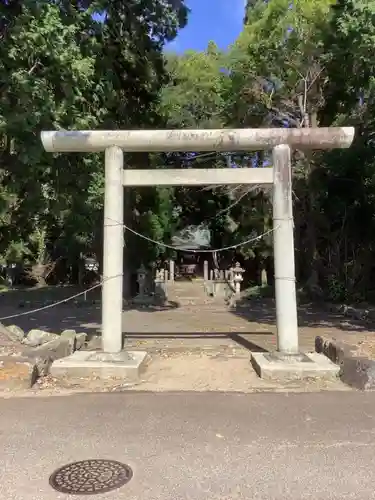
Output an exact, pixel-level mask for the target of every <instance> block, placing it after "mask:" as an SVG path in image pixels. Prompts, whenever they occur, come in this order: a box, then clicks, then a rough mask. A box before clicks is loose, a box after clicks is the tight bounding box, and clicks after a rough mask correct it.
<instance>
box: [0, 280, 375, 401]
mask: <svg viewBox="0 0 375 500" xmlns="http://www.w3.org/2000/svg"><path fill="white" fill-rule="evenodd" d="M76 292H77V290H72V289H71V288H69V287H66V288H65V287H64V288H61V289H52V290H43V291H40V290H39V291H29V292H25V291H23V292H7V293H6V294H2V296H1V297H0V321H1V322H2V323H4V324H5V325H10V324H17V325H18V326H20V327H21V328H23V329H24V330H25V331H28V330H30V329H32V328H41V329H43V330H47V331H52V332H55V333H59V332H61V331H62V330H64V329H75V330H76V331H77V332H85V333H87V334H88V336H89V337H90V338H91V342H90V344H89V346H88V347H87V348H90V349H94V350H95V349H99V348H100V315H101V311H100V303H97V302H95V303H94V302H93V300H94V299H98V295H95V296H94V295H89V296H88V297H87V298H86V299H87V300H86V301H82V300H81V301H79V302H77V303H71V302H68V303H65V304H61V305H59V306H57V307H51V308H49V309H46V310H43V311H39V312H33V309H34V308H38V307H43V305H44V303H45V299H46V297H48V300H49V302H53V301H56V300H62V299H64V298H66V297H69V296H70V295H72V294H73V293H76ZM298 312H299V326H300V330H299V331H300V348H301V350H302V351H305V352H311V351H314V343H315V337H316V336H317V335H324V336H330V337H334V338H337V339H340V340H343V341H347V342H351V343H355V344H358V345H360V344H361V343H362V344H363V346H364V348H365V346H367V347H366V348H367V349H369V347H368V346H370V345H371V346H372V345H373V344H374V341H373V338H374V330H375V325H373V324H372V323H369V322H364V321H360V320H354V319H348V318H344V317H343V316H342V315H341V314H339V313H333V312H328V311H326V310H323V309H322V308H319V307H317V306H316V305H313V304H307V305H303V306H300V307H299V311H298ZM13 315H16V316H17V317H15V318H10V319H5V320H4V319H2V318H4V316H13ZM123 332H124V337H125V348H127V349H129V350H134V349H138V350H142V351H147V352H148V353H149V355H150V361H149V363H148V366H147V370H146V371H145V373H144V374H143V376H142V379H141V380H140V382H139V383H138V384H136V385H127V384H120V383H118V382H116V381H109V382H108V383H107V384H103V383H102V382H99V381H98V380H90V381H77V382H75V383H69V382H67V381H66V382H65V383H64V382H56V381H54V380H53V379H51V378H50V377H47V378H46V379H44V380H42V381H41V383H40V384H38V386H37V387H36V388H35V389H33V390H31V391H30V392H29V394H32V395H35V396H37V395H40V394H43V395H46V394H51V395H54V394H55V395H57V394H60V395H61V394H68V393H71V392H72V391H73V392H75V391H80V392H82V391H84V392H87V391H93V390H105V391H122V390H129V389H132V390H134V389H136V390H140V391H178V390H183V391H239V392H254V391H293V392H296V391H319V390H332V389H334V390H349V389H348V388H347V387H345V386H343V385H342V384H341V383H340V382H339V381H334V382H313V381H309V382H304V383H302V384H301V383H293V384H287V385H285V384H281V383H277V382H272V383H270V382H265V381H263V380H261V379H259V378H258V377H257V376H256V374H255V372H254V371H253V369H252V368H251V365H250V353H251V352H252V351H269V350H274V349H276V329H275V305H274V302H273V301H272V300H251V301H249V302H248V303H246V304H242V306H241V307H239V308H238V309H237V310H231V311H230V310H227V309H224V308H223V307H216V306H215V305H210V306H205V305H202V306H201V307H200V306H199V305H195V306H192V307H189V306H188V305H185V306H183V307H165V308H155V309H145V308H137V309H136V308H129V309H127V310H125V311H124V313H123ZM374 354H375V352H374ZM9 395H10V394H8V396H9ZM3 396H4V397H6V396H7V394H6V393H5V394H3Z"/></svg>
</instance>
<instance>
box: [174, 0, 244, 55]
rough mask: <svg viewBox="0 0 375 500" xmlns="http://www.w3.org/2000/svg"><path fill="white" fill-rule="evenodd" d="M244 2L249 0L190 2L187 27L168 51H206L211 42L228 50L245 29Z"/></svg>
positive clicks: (202, 0) (193, 0)
mask: <svg viewBox="0 0 375 500" xmlns="http://www.w3.org/2000/svg"><path fill="white" fill-rule="evenodd" d="M245 3H246V0H187V1H186V4H187V6H188V7H189V8H190V9H191V13H190V16H189V20H188V24H187V26H186V28H184V29H183V30H181V31H180V33H179V34H178V36H177V38H176V39H175V40H174V41H173V42H172V43H170V44H169V45H168V46H167V50H168V49H169V50H173V51H176V52H183V51H185V50H188V49H193V50H204V49H205V48H206V47H207V44H208V42H209V41H211V40H213V41H214V42H215V43H216V44H217V45H218V46H219V48H221V49H225V48H227V47H228V45H230V44H231V43H233V42H234V41H235V39H236V38H237V36H238V35H239V33H240V31H241V30H242V26H243V19H244V14H245Z"/></svg>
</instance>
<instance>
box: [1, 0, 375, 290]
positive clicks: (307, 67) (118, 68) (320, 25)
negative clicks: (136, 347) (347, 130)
mask: <svg viewBox="0 0 375 500" xmlns="http://www.w3.org/2000/svg"><path fill="white" fill-rule="evenodd" d="M186 22H188V9H187V8H186V6H185V5H184V2H182V1H181V2H174V1H169V2H166V1H164V0H127V1H124V0H116V1H113V0H111V1H110V0H82V1H80V0H56V1H54V2H51V1H49V0H1V1H0V36H1V42H2V43H1V46H0V56H1V57H0V80H1V81H0V92H1V94H0V131H1V152H0V223H1V227H2V231H1V233H0V261H1V262H0V263H3V264H5V263H10V262H27V263H29V264H30V265H36V264H39V265H43V266H46V265H47V264H48V263H53V262H55V261H56V260H57V259H60V260H64V261H66V265H67V266H68V267H69V266H72V265H74V263H75V262H76V261H77V258H78V257H79V255H80V253H82V252H83V253H85V252H94V253H96V254H97V255H98V256H100V248H101V238H102V235H101V220H102V208H103V165H102V163H103V160H102V157H101V156H100V155H96V154H88V155H75V154H70V155H51V154H46V153H44V152H43V149H42V147H41V144H40V139H39V133H40V131H41V130H43V129H87V128H93V129H100V128H103V129H104V128H105V129H108V128H110V129H111V128H112V129H119V128H130V129H131V128H157V127H158V128H164V127H168V128H178V127H181V128H182V127H183V128H205V127H207V128H221V127H254V128H255V127H289V128H301V127H312V126H333V125H343V124H345V125H354V126H355V127H356V137H355V141H354V144H353V146H352V148H351V149H349V150H347V151H333V152H327V153H322V152H313V153H311V154H305V153H303V152H298V151H297V152H294V153H293V189H294V213H295V251H296V262H297V271H298V281H299V285H300V287H301V288H303V289H304V290H306V291H307V292H308V293H309V294H312V295H315V296H316V295H318V296H319V297H323V296H325V297H329V298H331V299H337V300H371V296H372V294H373V293H374V287H373V285H372V282H373V274H374V265H373V262H374V243H373V241H372V236H371V235H372V233H373V228H374V220H375V196H374V194H375V185H374V178H375V177H374V173H375V163H374V158H375V155H374V151H373V149H374V129H375V127H374V118H373V117H374V116H375V113H374V111H375V110H374V102H375V101H374V76H373V75H374V66H375V56H374V55H373V54H374V51H373V47H374V45H375V0H356V1H354V0H337V1H334V0H295V1H293V2H290V1H289V0H269V1H268V2H264V1H263V0H249V1H248V5H247V7H246V9H245V10H244V25H243V29H242V32H241V33H240V35H239V36H238V39H237V40H236V41H235V42H234V43H233V45H232V46H231V47H229V48H228V50H226V51H222V50H219V49H218V47H217V46H216V45H215V43H213V42H210V43H209V44H208V46H207V49H206V50H205V51H202V52H196V51H187V52H185V53H183V54H176V53H173V52H169V51H166V50H165V44H166V43H167V42H169V41H171V40H173V38H174V37H175V36H176V35H177V33H178V30H179V29H181V28H182V27H183V26H185V24H186ZM270 161H271V160H270V152H268V151H265V152H254V153H249V154H241V155H240V154H235V153H234V152H230V151H229V152H228V153H227V154H216V153H215V152H211V153H206V154H204V155H200V154H196V155H194V154H193V155H191V154H190V155H186V154H184V153H183V152H181V153H179V154H169V155H141V154H139V155H128V157H127V158H126V163H127V164H131V165H135V166H138V168H145V167H147V168H160V167H162V166H164V165H172V166H174V167H175V168H189V166H193V165H194V166H196V167H198V168H199V167H201V166H202V167H206V166H211V167H217V168H220V167H222V166H231V167H233V168H241V167H242V166H245V165H246V166H248V165H251V166H253V167H254V168H256V167H261V166H267V165H270ZM125 200H126V205H125V207H124V208H125V214H126V215H125V218H126V223H127V224H128V225H131V226H132V227H134V228H136V229H137V230H139V231H141V232H142V233H143V234H145V235H148V236H149V237H151V238H152V239H155V240H158V241H164V242H166V243H168V242H171V241H172V238H173V236H174V235H175V234H176V232H177V231H180V230H182V229H184V228H186V227H188V226H190V225H192V224H193V225H201V226H202V225H204V226H205V227H207V228H209V229H210V230H211V234H212V243H213V244H214V245H215V247H220V246H226V245H228V244H233V243H237V242H239V241H242V240H244V239H246V238H248V237H249V235H260V234H262V233H263V232H265V231H267V230H268V229H269V228H270V227H271V225H272V212H271V204H270V193H269V192H267V191H264V190H263V191H262V190H260V189H259V188H257V187H256V186H255V187H254V188H252V189H248V188H245V187H243V186H235V187H233V188H231V189H229V188H227V187H225V186H222V187H218V188H215V189H211V188H208V189H204V190H197V189H196V190H192V189H186V188H182V187H181V188H176V189H165V188H156V187H155V188H149V189H132V190H128V192H127V193H126V196H125ZM126 253H127V265H126V268H127V269H128V270H129V272H132V270H134V269H136V268H137V266H138V265H139V264H140V263H141V261H142V262H144V263H146V264H149V263H150V262H152V261H154V260H155V259H158V258H163V257H166V256H167V255H168V252H167V251H164V250H163V248H162V247H157V246H155V245H153V244H150V243H147V242H145V241H140V240H136V239H135V237H134V236H130V235H127V251H126ZM226 257H227V258H228V259H229V260H230V259H232V260H234V259H236V260H237V259H240V260H241V262H242V265H244V266H246V269H248V270H249V276H250V279H251V280H253V281H256V282H261V281H262V279H263V282H265V276H266V275H267V281H268V282H269V283H272V274H273V271H272V236H269V237H266V238H263V239H260V240H258V241H257V242H256V243H254V245H252V246H246V247H241V248H240V249H238V250H236V251H235V252H233V253H228V254H227V255H226ZM262 276H263V278H261V277H262ZM40 280H42V278H40Z"/></svg>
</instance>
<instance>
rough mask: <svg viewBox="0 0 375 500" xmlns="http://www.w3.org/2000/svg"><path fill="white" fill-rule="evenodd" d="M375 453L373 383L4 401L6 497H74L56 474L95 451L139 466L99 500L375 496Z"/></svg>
mask: <svg viewBox="0 0 375 500" xmlns="http://www.w3.org/2000/svg"><path fill="white" fill-rule="evenodd" d="M374 457H375V394H373V393H359V392H340V393H335V392H326V393H315V394H314V393H309V394H306V393H305V394H289V395H288V394H282V393H281V394H280V393H279V394H247V395H243V394H233V393H231V394H221V393H203V394H202V393H200V394H199V393H182V394H181V393H179V394H177V393H175V394H171V393H169V394H166V393H164V394H147V393H135V392H128V393H117V394H113V393H112V394H87V395H78V396H67V397H50V398H48V399H47V398H30V399H9V400H1V401H0V498H1V499H4V500H13V499H17V500H41V499H43V500H47V499H48V500H54V499H57V498H61V499H65V498H66V499H68V498H69V499H73V498H74V497H69V496H67V495H64V494H61V493H56V492H55V491H54V490H53V489H52V488H51V487H50V486H49V484H48V477H49V475H50V474H51V473H52V472H53V470H54V469H55V468H57V467H59V466H61V465H63V464H65V463H68V462H72V461H76V460H83V459H88V458H107V459H114V460H119V461H121V462H125V463H127V464H129V465H131V467H132V468H133V470H134V477H133V479H132V480H131V481H130V482H129V483H128V484H127V485H126V486H124V487H122V488H121V489H118V490H116V491H114V492H112V493H107V494H100V495H96V496H95V497H93V498H95V499H97V500H99V499H109V500H112V499H113V500H114V499H116V500H121V499H127V500H161V499H162V500H172V499H173V500H179V499H181V500H182V499H184V500H185V499H189V500H195V499H197V500H198V499H199V500H202V499H207V500H219V499H225V500H237V499H242V498H243V499H246V500H253V499H262V500H271V499H275V500H281V499H292V500H304V499H314V500H320V499H322V500H323V499H324V500H331V499H337V500H343V499H345V500H349V499H356V500H366V499H375V488H374V486H375V463H374ZM77 498H79V497H77ZM81 498H82V497H81ZM86 498H90V497H86Z"/></svg>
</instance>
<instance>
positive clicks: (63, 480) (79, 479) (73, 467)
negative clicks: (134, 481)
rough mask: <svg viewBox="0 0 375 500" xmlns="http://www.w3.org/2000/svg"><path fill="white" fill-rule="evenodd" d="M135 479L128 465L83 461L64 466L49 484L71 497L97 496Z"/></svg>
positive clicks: (107, 461) (53, 475)
mask: <svg viewBox="0 0 375 500" xmlns="http://www.w3.org/2000/svg"><path fill="white" fill-rule="evenodd" d="M132 477H133V471H132V470H131V468H130V467H129V466H128V465H125V464H122V463H120V462H116V461H114V460H82V461H81V462H74V463H72V464H68V465H64V466H63V467H60V469H57V470H56V471H55V472H54V473H53V474H51V476H50V478H49V484H50V485H51V486H52V488H54V489H55V490H57V491H60V492H61V493H67V494H69V495H96V494H98V493H107V492H108V491H112V490H115V489H117V488H120V487H121V486H124V484H126V483H128V482H129V481H130V479H131V478H132Z"/></svg>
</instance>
